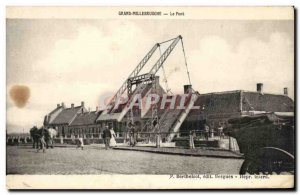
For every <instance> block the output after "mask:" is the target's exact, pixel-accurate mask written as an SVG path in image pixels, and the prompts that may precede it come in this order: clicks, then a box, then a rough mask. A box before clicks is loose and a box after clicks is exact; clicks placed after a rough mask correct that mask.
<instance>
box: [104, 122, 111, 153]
mask: <svg viewBox="0 0 300 195" xmlns="http://www.w3.org/2000/svg"><path fill="white" fill-rule="evenodd" d="M103 138H104V143H105V149H106V150H107V149H108V148H109V142H110V138H111V133H110V130H109V128H108V125H106V126H105V129H104V131H103Z"/></svg>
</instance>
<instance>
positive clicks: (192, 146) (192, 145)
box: [190, 130, 195, 149]
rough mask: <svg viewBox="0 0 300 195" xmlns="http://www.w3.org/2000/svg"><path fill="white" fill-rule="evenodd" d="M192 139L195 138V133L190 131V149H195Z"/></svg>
mask: <svg viewBox="0 0 300 195" xmlns="http://www.w3.org/2000/svg"><path fill="white" fill-rule="evenodd" d="M194 137H195V131H193V130H192V131H190V149H194V148H195V144H194Z"/></svg>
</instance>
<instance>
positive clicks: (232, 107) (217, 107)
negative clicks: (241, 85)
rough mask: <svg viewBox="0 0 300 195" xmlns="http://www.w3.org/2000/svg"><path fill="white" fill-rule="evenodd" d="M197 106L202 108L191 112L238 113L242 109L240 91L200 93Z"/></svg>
mask: <svg viewBox="0 0 300 195" xmlns="http://www.w3.org/2000/svg"><path fill="white" fill-rule="evenodd" d="M195 106H199V107H200V109H197V110H196V109H194V110H191V112H190V113H192V114H199V112H205V113H209V114H210V113H224V112H226V113H236V112H239V111H240V91H227V92H221V93H208V94H200V97H199V98H198V99H197V100H196V102H195Z"/></svg>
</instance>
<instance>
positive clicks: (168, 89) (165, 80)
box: [158, 41, 173, 94]
mask: <svg viewBox="0 0 300 195" xmlns="http://www.w3.org/2000/svg"><path fill="white" fill-rule="evenodd" d="M166 42H167V41H166ZM158 49H159V54H160V56H161V49H160V46H159V47H158ZM161 67H162V71H163V76H164V82H165V85H166V91H167V93H171V94H173V93H172V91H171V89H170V88H169V85H168V80H167V76H166V72H165V68H164V66H163V65H162V66H161Z"/></svg>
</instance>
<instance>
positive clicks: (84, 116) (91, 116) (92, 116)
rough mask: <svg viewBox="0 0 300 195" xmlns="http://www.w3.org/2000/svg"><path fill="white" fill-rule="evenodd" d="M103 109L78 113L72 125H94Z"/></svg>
mask: <svg viewBox="0 0 300 195" xmlns="http://www.w3.org/2000/svg"><path fill="white" fill-rule="evenodd" d="M101 112H102V111H99V112H96V111H92V112H84V113H79V114H77V115H76V117H75V119H74V120H73V121H72V122H71V124H70V126H79V125H92V124H96V119H97V117H98V116H99V114H101Z"/></svg>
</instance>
